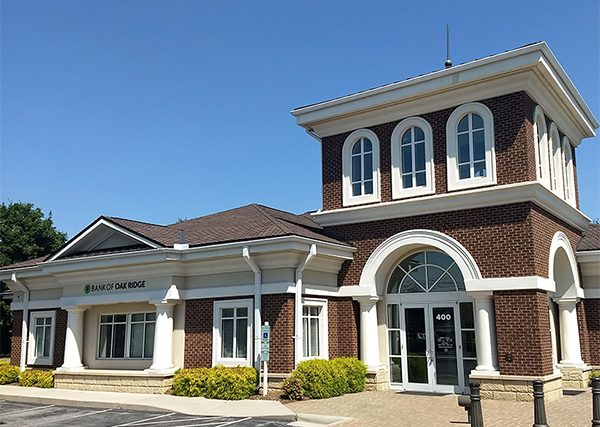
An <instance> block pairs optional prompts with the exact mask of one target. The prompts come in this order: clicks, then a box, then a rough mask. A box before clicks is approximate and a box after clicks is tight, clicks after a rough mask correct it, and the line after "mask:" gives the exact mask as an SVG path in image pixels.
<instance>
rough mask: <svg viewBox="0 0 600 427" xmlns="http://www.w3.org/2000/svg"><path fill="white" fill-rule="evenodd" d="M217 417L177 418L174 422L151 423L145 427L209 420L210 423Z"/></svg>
mask: <svg viewBox="0 0 600 427" xmlns="http://www.w3.org/2000/svg"><path fill="white" fill-rule="evenodd" d="M214 419H215V417H193V416H192V417H190V418H177V419H174V420H161V421H152V422H150V423H146V422H145V423H144V425H145V426H149V425H152V424H160V425H163V424H167V423H181V422H185V421H202V420H208V421H209V422H210V421H214ZM174 427H175V426H174Z"/></svg>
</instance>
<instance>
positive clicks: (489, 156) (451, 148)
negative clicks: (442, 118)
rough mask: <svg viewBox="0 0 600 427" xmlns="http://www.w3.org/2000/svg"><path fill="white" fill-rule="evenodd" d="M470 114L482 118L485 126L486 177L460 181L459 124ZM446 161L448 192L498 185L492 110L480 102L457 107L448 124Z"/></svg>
mask: <svg viewBox="0 0 600 427" xmlns="http://www.w3.org/2000/svg"><path fill="white" fill-rule="evenodd" d="M469 113H475V114H478V115H479V116H481V118H482V119H483V126H484V141H485V164H486V176H483V177H481V176H480V177H470V178H466V179H459V175H458V129H457V127H458V123H459V122H460V120H461V119H462V118H463V117H464V116H466V115H467V114H469ZM446 153H447V154H446V156H447V158H446V161H447V163H446V164H447V177H448V191H453V190H464V189H467V188H476V187H483V186H486V185H494V184H496V151H495V148H494V116H493V114H492V112H491V111H490V109H489V108H488V107H486V106H485V105H483V104H481V103H479V102H470V103H468V104H463V105H461V106H460V107H457V108H456V109H455V110H454V111H453V112H452V114H450V117H449V118H448V122H447V123H446Z"/></svg>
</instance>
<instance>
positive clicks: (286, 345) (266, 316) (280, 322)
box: [262, 294, 294, 373]
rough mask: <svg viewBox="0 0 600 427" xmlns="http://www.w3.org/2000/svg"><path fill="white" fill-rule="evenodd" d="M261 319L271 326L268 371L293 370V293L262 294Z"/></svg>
mask: <svg viewBox="0 0 600 427" xmlns="http://www.w3.org/2000/svg"><path fill="white" fill-rule="evenodd" d="M262 321H263V322H269V325H270V326H271V343H270V353H271V361H270V362H269V371H271V372H276V373H287V372H292V371H293V370H294V295H293V294H274V295H263V296H262Z"/></svg>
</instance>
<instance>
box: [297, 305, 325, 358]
mask: <svg viewBox="0 0 600 427" xmlns="http://www.w3.org/2000/svg"><path fill="white" fill-rule="evenodd" d="M328 354H329V352H328V339H327V301H325V300H309V299H307V300H304V302H303V304H302V357H303V358H304V359H311V358H321V359H327V357H328Z"/></svg>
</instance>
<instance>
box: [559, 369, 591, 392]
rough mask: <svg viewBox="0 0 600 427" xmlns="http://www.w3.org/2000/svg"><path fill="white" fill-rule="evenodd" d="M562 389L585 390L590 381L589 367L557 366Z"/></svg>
mask: <svg viewBox="0 0 600 427" xmlns="http://www.w3.org/2000/svg"><path fill="white" fill-rule="evenodd" d="M558 368H559V369H560V374H561V376H562V382H563V387H564V388H579V389H581V388H583V389H585V388H587V387H588V383H589V380H590V372H591V371H592V367H591V366H587V365H585V364H584V365H583V366H581V365H580V366H573V365H563V364H562V363H561V364H559V365H558Z"/></svg>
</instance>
